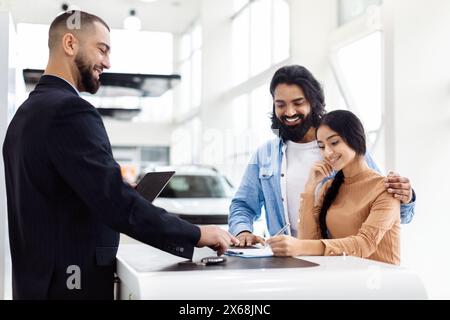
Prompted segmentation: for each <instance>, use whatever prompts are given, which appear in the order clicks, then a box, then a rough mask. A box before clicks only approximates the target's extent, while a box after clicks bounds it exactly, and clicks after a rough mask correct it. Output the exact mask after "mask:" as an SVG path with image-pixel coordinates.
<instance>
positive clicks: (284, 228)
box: [274, 223, 291, 237]
mask: <svg viewBox="0 0 450 320" xmlns="http://www.w3.org/2000/svg"><path fill="white" fill-rule="evenodd" d="M290 226H291V224H290V223H288V224H286V225H285V226H284V227H283V228H281V229H280V231H278V232H277V233H276V234H275V235H274V237H276V236H279V235H280V234H282V233H283V232H284V231H285V230H287V228H289V227H290Z"/></svg>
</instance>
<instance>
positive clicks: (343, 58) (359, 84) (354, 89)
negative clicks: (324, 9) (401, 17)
mask: <svg viewBox="0 0 450 320" xmlns="http://www.w3.org/2000/svg"><path fill="white" fill-rule="evenodd" d="M374 13H376V12H375V11H374ZM374 13H370V12H368V13H366V14H365V15H364V16H363V17H365V18H363V19H358V21H357V20H355V21H354V22H351V23H350V24H348V25H347V27H346V29H347V30H354V32H348V31H347V32H345V33H342V34H339V30H338V31H337V33H336V34H335V36H337V37H335V38H336V39H337V40H336V43H334V44H333V48H332V54H331V57H332V59H331V61H332V65H333V68H334V71H335V75H336V79H337V81H338V84H339V87H340V89H341V94H342V97H343V100H344V101H345V107H346V108H347V109H348V110H350V111H352V112H354V113H355V114H357V116H358V117H359V118H360V119H361V121H362V123H363V125H364V128H365V131H366V135H367V146H368V150H369V152H371V154H372V155H374V156H375V159H376V161H377V164H378V165H379V167H380V168H381V169H382V170H383V169H384V166H385V149H386V140H385V136H384V129H385V128H384V114H385V105H384V102H383V101H384V100H383V99H384V91H383V90H384V89H383V88H384V81H385V80H384V62H383V61H384V59H383V55H384V53H383V52H384V51H383V50H384V49H383V48H384V37H383V31H382V28H381V21H380V20H379V15H377V14H374ZM369 22H370V23H369Z"/></svg>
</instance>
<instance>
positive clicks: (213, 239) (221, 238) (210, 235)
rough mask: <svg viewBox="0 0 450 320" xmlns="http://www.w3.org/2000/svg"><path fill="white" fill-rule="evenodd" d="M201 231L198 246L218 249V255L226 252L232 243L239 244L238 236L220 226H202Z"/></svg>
mask: <svg viewBox="0 0 450 320" xmlns="http://www.w3.org/2000/svg"><path fill="white" fill-rule="evenodd" d="M200 232H201V235H200V240H199V241H198V243H197V247H204V246H208V247H210V248H211V249H213V250H215V251H217V255H218V256H220V255H222V254H224V253H225V251H227V249H228V247H229V246H230V245H231V244H233V245H238V244H239V240H238V239H237V238H235V237H233V236H232V235H231V234H229V233H228V232H227V231H225V230H223V229H220V228H219V227H218V226H200Z"/></svg>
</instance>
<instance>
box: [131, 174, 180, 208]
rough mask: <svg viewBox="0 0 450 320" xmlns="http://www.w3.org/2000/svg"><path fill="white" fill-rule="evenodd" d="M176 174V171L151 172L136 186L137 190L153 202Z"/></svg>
mask: <svg viewBox="0 0 450 320" xmlns="http://www.w3.org/2000/svg"><path fill="white" fill-rule="evenodd" d="M174 174H175V171H164V172H149V173H147V174H146V175H145V176H144V177H143V178H142V179H141V181H139V183H138V185H137V186H136V191H137V192H139V194H140V195H141V196H143V197H144V198H145V199H147V200H148V201H150V202H152V201H153V200H155V199H156V197H157V196H158V195H159V194H160V193H161V191H162V190H163V189H164V187H165V186H166V185H167V183H168V182H169V180H170V179H171V178H172V176H173V175H174Z"/></svg>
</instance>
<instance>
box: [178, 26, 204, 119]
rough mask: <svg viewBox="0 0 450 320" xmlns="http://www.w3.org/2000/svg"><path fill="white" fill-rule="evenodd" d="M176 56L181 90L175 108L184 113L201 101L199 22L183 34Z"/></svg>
mask: <svg viewBox="0 0 450 320" xmlns="http://www.w3.org/2000/svg"><path fill="white" fill-rule="evenodd" d="M178 58H179V59H178V68H179V71H180V74H181V86H180V90H181V92H180V99H179V106H178V107H179V109H178V108H177V110H179V111H181V113H186V112H188V111H190V110H191V109H193V108H197V107H199V106H200V104H201V102H202V101H201V100H202V28H201V26H200V24H199V23H196V24H194V25H193V26H192V27H191V28H189V30H188V31H187V32H186V33H185V34H183V36H182V38H181V41H180V45H179V56H178Z"/></svg>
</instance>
